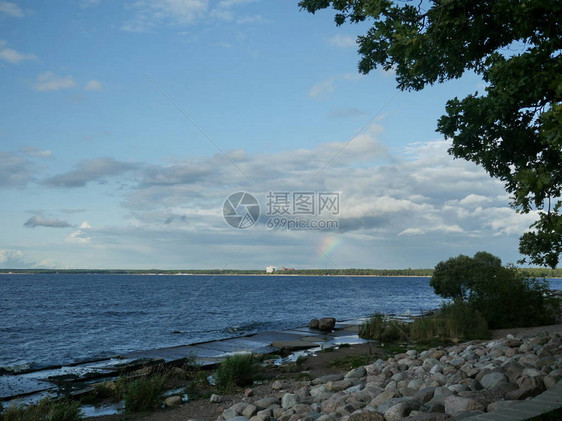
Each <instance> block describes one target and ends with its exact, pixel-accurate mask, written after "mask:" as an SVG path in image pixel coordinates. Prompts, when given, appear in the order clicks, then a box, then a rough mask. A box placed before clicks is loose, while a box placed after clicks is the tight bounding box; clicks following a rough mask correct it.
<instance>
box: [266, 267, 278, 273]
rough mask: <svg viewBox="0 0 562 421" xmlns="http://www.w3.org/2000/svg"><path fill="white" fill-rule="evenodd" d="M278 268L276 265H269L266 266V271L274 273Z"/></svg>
mask: <svg viewBox="0 0 562 421" xmlns="http://www.w3.org/2000/svg"><path fill="white" fill-rule="evenodd" d="M276 270H277V268H276V267H275V266H267V267H266V268H265V273H274V272H275V271H276Z"/></svg>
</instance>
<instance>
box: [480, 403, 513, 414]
mask: <svg viewBox="0 0 562 421" xmlns="http://www.w3.org/2000/svg"><path fill="white" fill-rule="evenodd" d="M514 403H517V401H495V402H492V403H490V404H489V405H488V408H486V410H487V411H488V412H492V411H496V410H498V409H502V408H509V407H510V406H512V405H513V404H514Z"/></svg>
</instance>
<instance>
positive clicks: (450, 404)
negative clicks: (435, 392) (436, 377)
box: [445, 395, 486, 417]
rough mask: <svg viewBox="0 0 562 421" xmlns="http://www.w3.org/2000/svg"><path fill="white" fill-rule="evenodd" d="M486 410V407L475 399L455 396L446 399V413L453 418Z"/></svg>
mask: <svg viewBox="0 0 562 421" xmlns="http://www.w3.org/2000/svg"><path fill="white" fill-rule="evenodd" d="M485 409H486V408H485V407H484V405H482V404H481V403H480V402H478V401H476V400H474V399H470V398H463V397H462V396H454V395H453V396H448V397H447V398H445V413H446V414H447V415H451V416H453V417H455V416H457V415H460V414H462V413H463V412H472V411H484V410H485Z"/></svg>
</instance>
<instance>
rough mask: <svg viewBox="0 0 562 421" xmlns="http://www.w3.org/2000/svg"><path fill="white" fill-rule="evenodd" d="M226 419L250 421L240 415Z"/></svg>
mask: <svg viewBox="0 0 562 421" xmlns="http://www.w3.org/2000/svg"><path fill="white" fill-rule="evenodd" d="M227 419H228V421H250V419H249V418H248V417H244V416H242V415H239V416H236V417H232V418H227Z"/></svg>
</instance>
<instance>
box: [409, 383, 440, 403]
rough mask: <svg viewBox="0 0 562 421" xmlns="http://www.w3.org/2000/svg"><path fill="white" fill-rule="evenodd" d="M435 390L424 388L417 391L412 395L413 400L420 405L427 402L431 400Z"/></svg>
mask: <svg viewBox="0 0 562 421" xmlns="http://www.w3.org/2000/svg"><path fill="white" fill-rule="evenodd" d="M435 389H436V388H435V387H424V388H423V389H420V390H418V391H417V392H416V393H415V394H414V400H416V401H418V402H420V403H422V404H424V403H427V402H429V401H430V400H431V399H433V394H434V393H435Z"/></svg>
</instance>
